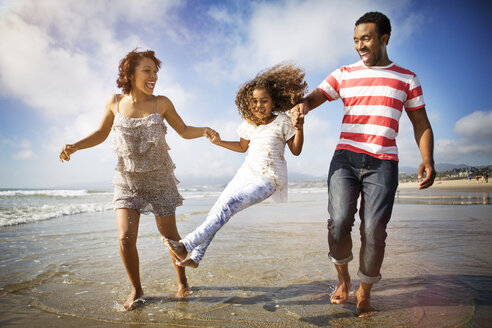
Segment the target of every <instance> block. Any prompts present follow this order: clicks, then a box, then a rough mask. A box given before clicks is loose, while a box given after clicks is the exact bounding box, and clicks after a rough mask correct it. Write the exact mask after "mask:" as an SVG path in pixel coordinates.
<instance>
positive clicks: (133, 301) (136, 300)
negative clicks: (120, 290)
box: [123, 289, 144, 311]
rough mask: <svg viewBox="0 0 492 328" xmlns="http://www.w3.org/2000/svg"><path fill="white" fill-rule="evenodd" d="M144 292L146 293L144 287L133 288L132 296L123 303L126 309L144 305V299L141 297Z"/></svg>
mask: <svg viewBox="0 0 492 328" xmlns="http://www.w3.org/2000/svg"><path fill="white" fill-rule="evenodd" d="M143 294H144V293H143V290H142V289H138V290H132V292H131V293H130V296H128V299H127V300H126V302H125V304H124V305H123V306H124V307H125V310H127V311H131V310H134V309H136V308H137V307H138V306H139V305H142V304H143V303H144V300H143V299H142V298H141V297H142V296H143Z"/></svg>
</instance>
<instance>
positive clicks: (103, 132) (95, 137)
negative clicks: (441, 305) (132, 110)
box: [59, 95, 116, 162]
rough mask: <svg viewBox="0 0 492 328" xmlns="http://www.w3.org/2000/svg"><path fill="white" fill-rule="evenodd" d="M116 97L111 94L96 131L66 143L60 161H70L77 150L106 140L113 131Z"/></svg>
mask: <svg viewBox="0 0 492 328" xmlns="http://www.w3.org/2000/svg"><path fill="white" fill-rule="evenodd" d="M115 99H116V97H115V96H114V95H111V96H110V97H109V99H108V100H107V101H106V105H105V107H104V115H103V118H102V120H101V123H100V124H99V127H98V128H97V130H96V131H94V132H92V133H91V134H89V135H88V136H87V137H85V138H84V139H82V140H80V141H77V142H76V143H74V144H71V145H65V146H63V147H62V150H61V152H60V156H59V158H60V162H63V161H67V162H68V161H69V160H70V155H72V154H73V153H75V152H76V151H77V150H81V149H85V148H91V147H94V146H97V145H99V144H100V143H102V142H103V141H104V140H106V138H107V137H108V135H109V133H110V132H111V127H112V126H113V121H114V113H113V111H112V108H114V106H113V104H114V102H115Z"/></svg>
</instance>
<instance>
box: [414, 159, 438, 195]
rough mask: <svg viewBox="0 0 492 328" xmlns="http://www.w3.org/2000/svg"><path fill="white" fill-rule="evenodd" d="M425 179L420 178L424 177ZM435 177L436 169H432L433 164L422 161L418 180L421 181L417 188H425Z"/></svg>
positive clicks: (430, 184)
mask: <svg viewBox="0 0 492 328" xmlns="http://www.w3.org/2000/svg"><path fill="white" fill-rule="evenodd" d="M424 172H425V179H423V180H422V178H423V177H424ZM435 177H436V170H435V169H434V165H433V164H432V163H431V162H426V161H424V162H422V164H420V166H419V173H418V177H417V178H418V180H419V181H421V182H420V184H419V189H425V188H429V187H430V186H432V184H433V183H434V178H435Z"/></svg>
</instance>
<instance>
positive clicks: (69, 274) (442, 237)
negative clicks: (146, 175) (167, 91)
mask: <svg viewBox="0 0 492 328" xmlns="http://www.w3.org/2000/svg"><path fill="white" fill-rule="evenodd" d="M442 184H443V183H442ZM442 184H438V185H437V186H436V187H438V186H439V187H440V185H442ZM407 186H408V187H410V189H407V188H406V187H407ZM467 190H468V189H467ZM429 192H430V194H429ZM470 193H471V194H472V199H475V198H476V196H477V195H480V197H484V198H483V199H487V202H488V204H483V203H482V202H480V203H479V204H480V205H469V204H465V205H463V204H461V203H455V202H454V199H458V198H459V199H468V197H470V196H469V194H470ZM399 194H400V195H399V197H400V201H398V200H397V203H396V204H395V207H394V211H393V216H392V219H391V221H390V224H389V226H388V239H387V248H386V255H385V262H384V264H383V269H382V276H383V279H382V280H381V281H380V282H379V283H377V284H376V285H375V287H374V291H373V295H372V302H373V305H374V306H375V307H376V308H377V309H378V310H379V312H378V313H377V314H376V315H375V316H373V317H371V318H367V319H360V318H357V317H356V316H355V315H354V314H355V296H354V293H355V291H356V289H357V288H358V285H359V281H358V278H357V276H356V273H357V263H358V250H359V249H360V242H359V234H358V228H359V219H358V217H357V219H356V222H355V226H354V228H353V240H354V261H353V262H351V263H350V273H351V275H352V277H353V286H352V290H351V298H350V300H349V302H348V303H347V304H344V305H333V304H330V302H329V298H330V295H331V294H332V292H333V291H334V288H335V287H336V273H335V271H334V269H333V266H332V265H331V263H329V260H328V257H327V252H328V247H327V241H326V219H327V213H326V206H327V195H326V190H324V189H323V188H320V189H299V190H297V191H296V190H293V192H292V193H290V194H289V202H288V203H284V204H276V203H272V202H268V201H267V202H264V203H262V204H259V205H256V206H253V207H251V208H249V209H247V210H245V211H243V212H240V213H239V214H237V215H236V216H235V217H233V219H232V220H231V221H230V222H229V223H228V224H227V225H226V226H225V227H224V228H223V229H222V230H221V231H220V232H219V233H218V234H217V236H216V237H215V240H214V242H213V243H212V245H211V246H210V248H209V251H208V253H207V255H206V257H205V258H204V260H203V261H202V263H201V265H200V267H199V268H197V269H195V270H191V269H190V270H187V275H188V279H189V282H190V284H191V286H192V290H193V294H192V295H190V296H189V297H188V298H187V299H185V300H178V299H176V298H175V297H174V294H175V291H176V280H175V273H174V272H173V269H172V267H171V264H170V261H169V255H168V254H167V252H166V249H165V247H164V246H163V245H162V243H161V242H160V240H159V234H158V232H157V229H156V227H155V222H154V220H153V218H152V217H151V216H143V217H142V219H141V223H140V232H139V241H138V249H139V252H140V261H141V266H140V267H141V275H142V282H143V286H144V291H145V304H144V305H143V306H142V307H140V308H138V309H136V310H134V311H131V312H125V311H123V307H122V304H123V302H124V301H125V300H126V297H127V294H128V293H129V284H128V279H127V277H126V274H125V272H124V268H123V265H122V263H121V259H120V257H119V254H118V247H117V239H116V230H115V223H114V214H113V212H112V211H102V212H98V213H84V214H75V215H65V216H62V217H59V218H55V219H51V220H44V221H39V222H33V223H26V224H19V225H12V226H4V227H1V229H0V326H1V327H246V328H248V327H282V328H284V327H429V328H430V327H432V328H433V327H488V325H489V323H490V322H491V320H492V274H491V273H492V260H491V258H490V255H489V253H488V252H487V251H486V250H487V249H488V248H490V247H491V245H492V237H491V236H492V214H491V213H492V205H490V193H488V192H481V191H479V192H469V191H466V192H460V191H456V189H454V191H453V192H448V191H442V192H441V191H439V190H437V188H434V189H432V190H429V191H426V193H424V194H420V193H419V192H418V191H416V190H415V189H412V188H411V185H405V188H402V189H401V190H400V192H399ZM484 194H485V196H483V195H484ZM216 197H217V195H216V194H211V195H205V196H202V197H195V198H191V197H188V199H186V200H185V203H184V205H183V206H182V207H180V208H179V209H178V212H177V220H178V227H179V230H180V232H181V233H182V234H185V233H187V232H189V231H191V230H192V229H193V228H194V227H196V226H197V225H198V224H199V223H201V222H202V220H203V219H204V216H205V214H206V212H207V211H208V209H209V208H210V206H211V205H212V204H213V202H214V201H215V199H216ZM421 197H423V198H424V200H425V202H424V203H422V198H421ZM427 198H430V199H431V200H430V201H429V199H427ZM435 198H436V199H439V203H435V202H434V201H433V199H435ZM481 199H482V198H481ZM443 200H444V201H446V202H447V203H444V205H443V203H442V201H443ZM67 201H73V200H70V199H68V200H67ZM481 201H482V200H481Z"/></svg>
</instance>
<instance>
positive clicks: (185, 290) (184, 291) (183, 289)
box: [176, 283, 193, 298]
mask: <svg viewBox="0 0 492 328" xmlns="http://www.w3.org/2000/svg"><path fill="white" fill-rule="evenodd" d="M191 294H193V292H192V291H191V289H190V286H188V283H186V284H179V285H178V292H177V293H176V297H178V298H185V297H186V296H188V295H191Z"/></svg>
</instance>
